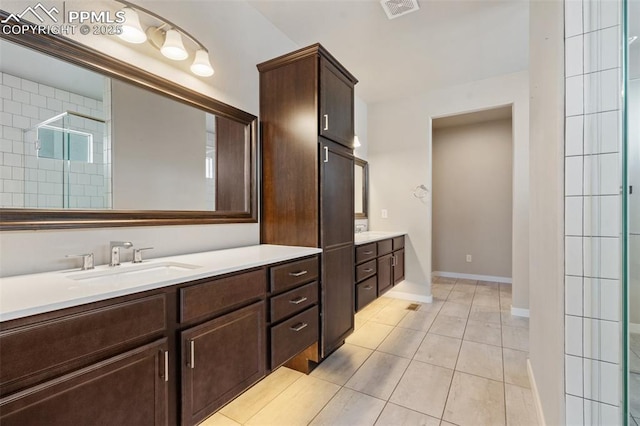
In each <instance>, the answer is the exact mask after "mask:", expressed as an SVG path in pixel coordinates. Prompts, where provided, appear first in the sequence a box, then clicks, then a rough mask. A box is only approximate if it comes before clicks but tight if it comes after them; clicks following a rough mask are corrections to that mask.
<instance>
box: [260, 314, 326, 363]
mask: <svg viewBox="0 0 640 426" xmlns="http://www.w3.org/2000/svg"><path fill="white" fill-rule="evenodd" d="M317 341H318V307H317V306H314V307H312V308H309V309H307V310H306V311H304V312H301V313H299V314H298V315H296V316H294V317H293V318H291V319H288V320H287V321H284V322H283V323H281V324H279V325H277V326H275V327H271V368H272V369H274V368H276V367H278V366H279V365H282V364H284V363H285V362H287V361H288V360H289V359H291V358H293V357H294V356H295V355H297V354H299V353H300V352H302V351H303V350H304V349H306V348H307V347H308V346H311V345H312V344H313V343H315V342H317Z"/></svg>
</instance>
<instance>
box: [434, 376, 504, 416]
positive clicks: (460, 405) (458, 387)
mask: <svg viewBox="0 0 640 426" xmlns="http://www.w3.org/2000/svg"><path fill="white" fill-rule="evenodd" d="M442 419H443V420H446V421H448V422H451V423H454V424H456V425H460V426H483V425H486V426H500V425H504V424H505V406H504V386H503V384H502V383H501V382H496V381H493V380H489V379H485V378H482V377H477V376H472V375H470V374H465V373H461V372H459V371H456V373H455V375H454V377H453V382H452V383H451V390H450V391H449V397H448V398H447V404H446V407H445V410H444V415H443V417H442Z"/></svg>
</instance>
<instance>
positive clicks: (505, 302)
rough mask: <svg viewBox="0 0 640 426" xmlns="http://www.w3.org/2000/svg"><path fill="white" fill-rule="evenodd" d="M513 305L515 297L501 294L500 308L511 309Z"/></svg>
mask: <svg viewBox="0 0 640 426" xmlns="http://www.w3.org/2000/svg"><path fill="white" fill-rule="evenodd" d="M511 305H513V299H512V298H511V296H500V309H502V310H505V311H506V310H509V311H510V310H511Z"/></svg>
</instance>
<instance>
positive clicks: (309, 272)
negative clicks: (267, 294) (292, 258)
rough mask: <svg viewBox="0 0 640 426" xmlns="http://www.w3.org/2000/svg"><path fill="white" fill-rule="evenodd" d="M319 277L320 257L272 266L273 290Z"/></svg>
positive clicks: (277, 290) (281, 289)
mask: <svg viewBox="0 0 640 426" xmlns="http://www.w3.org/2000/svg"><path fill="white" fill-rule="evenodd" d="M317 278H318V257H312V258H311V259H305V260H299V261H297V262H291V263H287V264H285V265H281V266H275V267H273V268H271V291H272V292H279V291H283V290H287V289H289V288H292V287H296V286H297V285H300V284H304V283H308V282H309V281H313V280H315V279H317Z"/></svg>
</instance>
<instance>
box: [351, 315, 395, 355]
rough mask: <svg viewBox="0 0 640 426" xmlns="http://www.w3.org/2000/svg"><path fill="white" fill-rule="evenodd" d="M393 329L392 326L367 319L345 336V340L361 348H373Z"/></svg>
mask: <svg viewBox="0 0 640 426" xmlns="http://www.w3.org/2000/svg"><path fill="white" fill-rule="evenodd" d="M391 330H393V326H390V325H386V324H380V323H378V322H374V321H367V322H366V323H365V324H364V325H363V326H362V327H361V328H359V329H358V331H355V332H354V333H353V334H352V335H351V336H349V337H347V339H346V342H347V343H350V344H352V345H357V346H362V347H363V348H369V349H375V348H377V347H378V345H379V344H380V343H382V341H383V340H384V339H385V337H387V335H388V334H389V333H390V332H391Z"/></svg>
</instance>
